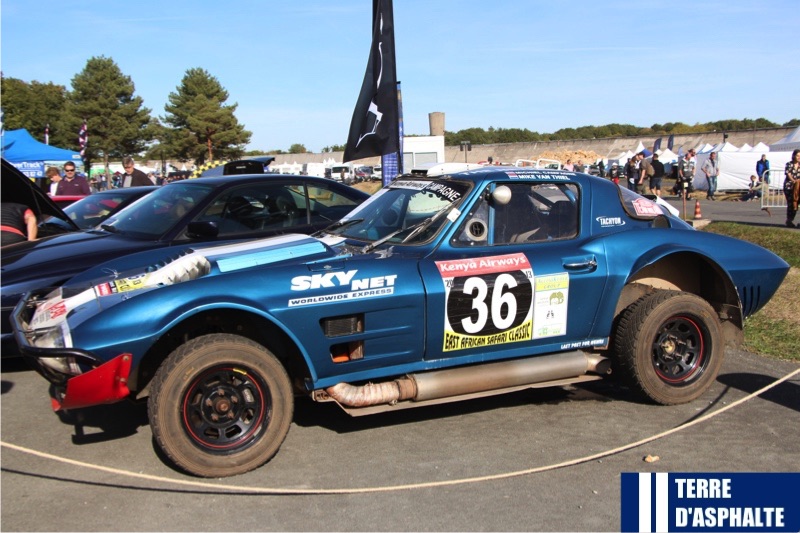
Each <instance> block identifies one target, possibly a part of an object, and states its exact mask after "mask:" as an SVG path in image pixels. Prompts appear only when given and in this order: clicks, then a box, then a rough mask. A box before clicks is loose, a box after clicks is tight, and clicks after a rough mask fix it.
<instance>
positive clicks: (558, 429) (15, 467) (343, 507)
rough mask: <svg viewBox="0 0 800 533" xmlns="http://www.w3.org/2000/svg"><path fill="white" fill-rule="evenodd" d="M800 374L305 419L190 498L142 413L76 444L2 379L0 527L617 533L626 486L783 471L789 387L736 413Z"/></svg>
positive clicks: (311, 413) (96, 413) (790, 427)
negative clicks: (239, 470)
mask: <svg viewBox="0 0 800 533" xmlns="http://www.w3.org/2000/svg"><path fill="white" fill-rule="evenodd" d="M798 369H800V366H798V365H797V364H796V363H790V362H787V361H780V360H776V359H768V358H763V357H760V356H757V355H752V354H748V353H744V352H738V351H728V353H727V354H726V361H725V363H724V365H723V370H722V372H721V373H720V376H719V379H718V380H717V382H716V383H715V384H714V386H713V387H712V388H711V389H710V390H709V391H708V392H707V393H706V394H705V395H704V396H703V397H701V398H700V399H698V400H697V401H695V402H692V403H689V404H685V405H679V406H672V407H664V406H656V405H650V404H646V403H642V402H639V401H638V400H636V399H635V398H633V397H631V396H630V394H629V393H628V392H627V391H626V390H625V389H624V388H621V387H619V386H618V385H617V384H616V383H615V382H614V381H613V380H609V381H602V382H592V383H588V384H583V385H581V386H579V387H565V388H551V389H532V390H527V391H520V392H516V393H513V394H508V395H504V396H498V397H494V398H487V399H480V400H472V401H468V402H461V403H455V404H449V405H441V406H434V407H427V408H422V409H414V410H407V411H400V412H395V413H388V414H381V415H374V416H368V417H360V418H351V417H349V416H348V415H346V414H344V413H343V412H341V411H340V410H339V409H338V408H337V407H335V406H333V405H330V404H314V403H312V402H308V401H301V402H299V403H298V405H297V408H296V413H295V419H294V423H293V424H292V428H291V430H290V432H289V436H288V438H287V439H286V441H285V442H284V444H283V446H282V448H281V450H280V451H279V453H278V455H277V456H276V457H275V458H274V459H273V460H272V461H270V462H269V463H268V464H266V465H265V466H263V467H261V468H259V469H257V470H255V471H253V472H250V473H247V474H244V475H241V476H236V477H233V478H226V479H219V480H202V479H198V478H193V477H190V476H186V475H184V474H182V473H179V472H177V471H175V470H174V469H172V468H171V467H170V466H169V465H168V464H167V463H166V462H165V461H164V460H163V459H162V458H161V457H160V456H159V454H158V453H157V452H156V450H155V445H154V443H153V440H152V435H151V433H150V429H149V426H147V421H146V410H145V407H144V405H133V404H127V403H123V404H115V405H111V406H103V407H96V408H91V409H87V410H85V413H84V414H85V416H84V417H83V420H82V422H81V425H80V426H74V425H72V422H74V420H71V419H69V418H67V417H63V416H62V417H59V416H57V415H56V414H54V413H53V412H52V411H51V410H50V402H49V396H48V386H47V384H46V382H45V381H44V380H43V379H42V378H40V377H39V376H38V375H36V374H35V373H33V372H31V371H25V370H19V371H14V370H13V369H12V368H11V367H9V365H8V364H7V362H4V364H3V372H2V397H1V398H2V406H1V407H0V408H1V409H2V419H1V425H2V428H1V429H2V443H3V446H2V450H1V451H2V477H1V479H0V483H1V486H0V488H1V489H2V492H1V493H0V494H1V497H2V500H1V502H0V503H2V514H1V515H0V520H1V523H0V527H2V530H3V531H311V530H314V531H617V530H619V528H620V473H622V472H792V471H797V470H798V468H800V377H799V376H800V374H795V375H794V376H793V377H792V378H790V379H788V380H786V381H784V382H782V383H780V384H778V385H777V386H774V387H773V388H771V389H769V390H768V391H766V392H764V393H763V394H761V395H758V396H752V397H750V398H749V399H746V398H748V396H749V395H751V393H753V392H755V391H757V390H758V389H760V388H762V387H765V386H769V385H770V384H771V383H774V381H775V380H776V379H779V378H781V377H785V376H786V375H788V374H790V373H791V372H796V371H798ZM744 399H746V400H745V401H742V403H738V404H737V403H736V402H737V401H740V400H744ZM719 409H726V410H725V411H723V412H721V414H717V415H713V413H714V412H715V411H717V410H719ZM708 415H711V416H709V418H705V419H704V418H702V417H704V416H708ZM686 424H690V425H688V426H686V427H682V426H684V425H686ZM670 431H672V432H671V433H669V434H667V435H665V436H662V437H660V438H656V439H655V440H652V441H650V442H645V443H644V444H641V445H639V446H635V447H632V448H627V449H626V447H627V446H629V445H631V444H632V443H636V442H640V441H642V440H643V439H650V438H653V437H654V436H655V437H658V436H659V435H660V434H663V433H664V432H670ZM614 450H617V451H616V452H614ZM34 453H39V454H49V455H34ZM647 456H650V457H651V458H657V459H656V460H655V461H654V462H646V461H645V460H644V458H645V457H647ZM65 460H69V461H72V462H70V463H67V462H64V461H65ZM572 463H574V464H572ZM554 465H555V466H554ZM558 465H561V466H558ZM97 466H99V467H103V468H106V470H98V469H96V468H95V467H97ZM137 476H151V477H147V478H143V477H137ZM179 483H183V484H179ZM337 491H344V493H341V494H340V493H327V492H337ZM260 492H266V493H260Z"/></svg>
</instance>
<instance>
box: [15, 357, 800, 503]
mask: <svg viewBox="0 0 800 533" xmlns="http://www.w3.org/2000/svg"><path fill="white" fill-rule="evenodd" d="M798 374H800V368H797V369H796V370H794V371H793V372H790V373H789V374H787V375H785V376H783V377H782V378H780V379H778V380H776V381H774V382H772V383H770V384H769V385H766V386H764V387H762V388H761V389H759V390H757V391H755V392H753V393H751V394H749V395H747V396H745V397H743V398H740V399H739V400H736V401H734V402H732V403H730V404H728V405H726V406H724V407H721V408H719V409H717V410H715V411H712V412H711V413H708V414H705V415H703V416H700V417H698V418H695V419H694V420H691V421H689V422H686V423H684V424H681V425H680V426H677V427H674V428H672V429H669V430H666V431H663V432H661V433H657V434H655V435H652V436H650V437H646V438H644V439H641V440H638V441H635V442H631V443H629V444H625V445H623V446H619V447H617V448H613V449H610V450H606V451H603V452H599V453H596V454H592V455H587V456H585V457H580V458H577V459H571V460H568V461H563V462H560V463H555V464H551V465H546V466H539V467H535V468H527V469H524V470H517V471H513V472H504V473H500V474H490V475H486V476H478V477H469V478H460V479H452V480H444V481H428V482H422V483H411V484H403V485H389V486H383V487H362V488H339V489H292V488H270V487H247V486H242V485H225V484H222V483H209V482H205V481H195V480H187V479H172V478H167V477H163V476H154V475H150V474H142V473H137V472H131V471H129V470H122V469H119V468H111V467H107V466H100V465H94V464H91V463H86V462H82V461H76V460H73V459H67V458H66V457H60V456H57V455H52V454H49V453H45V452H40V451H37V450H32V449H29V448H25V447H23V446H17V445H15V444H11V443H8V442H5V441H0V446H2V447H3V448H7V449H9V450H14V451H18V452H21V453H26V454H29V455H33V456H36V457H40V458H42V459H48V460H51V461H56V462H60V463H64V464H68V465H73V466H78V467H81V468H87V469H91V470H97V471H100V472H106V473H109V474H115V475H120V476H126V477H130V478H135V479H141V480H146V481H155V482H159V483H168V484H173V485H180V486H183V487H191V488H194V489H214V490H218V491H223V492H234V493H250V494H272V495H328V494H368V493H378V492H395V491H401V490H413V489H428V488H438V487H447V486H453V485H464V484H468V483H482V482H486V481H496V480H501V479H509V478H513V477H520V476H526V475H531V474H538V473H542V472H547V471H551V470H557V469H560V468H565V467H568V466H575V465H578V464H581V463H587V462H589V461H594V460H597V459H601V458H603V457H608V456H611V455H616V454H618V453H621V452H624V451H627V450H630V449H633V448H637V447H639V446H642V445H643V444H647V443H649V442H653V441H655V440H658V439H662V438H664V437H667V436H669V435H673V434H675V433H678V432H679V431H683V430H685V429H688V428H690V427H692V426H695V425H697V424H699V423H701V422H705V421H707V420H710V419H712V418H714V417H716V416H718V415H721V414H722V413H724V412H726V411H729V410H730V409H733V408H734V407H738V406H739V405H742V404H743V403H745V402H748V401H750V400H752V399H753V398H756V397H758V396H760V395H762V394H764V393H765V392H767V391H768V390H770V389H772V388H774V387H776V386H778V385H780V384H781V383H783V382H785V381H788V380H789V379H791V378H793V377H794V376H796V375H798Z"/></svg>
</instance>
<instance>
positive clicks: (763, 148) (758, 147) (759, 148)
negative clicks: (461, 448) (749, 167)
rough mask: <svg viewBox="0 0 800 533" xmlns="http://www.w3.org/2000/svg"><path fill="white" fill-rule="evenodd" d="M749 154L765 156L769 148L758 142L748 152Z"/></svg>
mask: <svg viewBox="0 0 800 533" xmlns="http://www.w3.org/2000/svg"><path fill="white" fill-rule="evenodd" d="M750 151H751V152H758V153H759V154H765V153H767V152H769V146H767V145H766V144H764V143H762V142H759V143H758V144H757V145H755V146H753V149H752V150H750Z"/></svg>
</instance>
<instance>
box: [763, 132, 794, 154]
mask: <svg viewBox="0 0 800 533" xmlns="http://www.w3.org/2000/svg"><path fill="white" fill-rule="evenodd" d="M798 148H800V126H798V127H797V128H796V129H795V130H794V131H793V132H791V133H790V134H789V135H787V136H786V137H784V138H783V139H781V140H780V141H778V142H776V143H773V144H770V145H769V150H770V151H771V152H778V151H781V152H791V151H792V150H796V149H798Z"/></svg>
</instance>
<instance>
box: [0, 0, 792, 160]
mask: <svg viewBox="0 0 800 533" xmlns="http://www.w3.org/2000/svg"><path fill="white" fill-rule="evenodd" d="M371 11H372V2H371V1H370V0H308V1H303V0H291V1H282V2H277V1H270V2H266V1H263V0H248V1H244V0H228V1H226V2H220V1H214V2H211V1H207V0H191V1H189V0H160V1H152V0H141V1H128V2H122V1H119V0H70V1H69V2H64V1H54V0H38V1H35V2H30V1H28V0H2V2H1V3H0V19H1V24H2V28H1V29H2V33H1V34H0V68H2V71H3V74H4V75H5V76H9V77H14V78H19V79H22V80H25V81H28V82H30V81H33V80H36V81H40V82H54V83H58V84H62V85H65V86H66V87H67V88H70V82H71V79H72V77H73V76H75V75H76V74H77V73H79V72H80V71H81V70H83V68H84V67H85V65H86V61H87V60H88V59H89V58H90V57H93V56H105V57H110V58H112V59H113V60H114V61H115V62H116V64H117V65H118V66H119V67H120V69H121V70H122V72H123V73H124V74H126V75H128V76H130V77H131V79H132V80H133V81H134V83H135V86H136V93H135V94H136V95H138V96H141V97H142V98H143V99H144V105H145V106H146V107H148V108H150V109H151V110H152V112H153V114H154V115H156V116H163V115H164V104H165V103H166V101H167V98H168V95H169V94H170V93H171V92H174V91H175V90H176V88H177V87H178V85H179V84H180V81H181V79H182V78H183V75H184V74H185V72H186V70H187V69H190V68H197V67H199V68H204V69H205V70H207V71H208V72H209V73H210V74H211V75H213V76H215V77H216V78H217V79H218V80H219V81H220V83H221V84H222V86H223V87H224V88H225V89H226V90H227V91H228V92H229V93H230V99H229V101H228V103H238V109H237V112H236V116H237V118H238V119H239V121H240V122H241V123H242V124H244V126H245V128H246V129H248V130H250V131H251V132H252V133H253V136H252V140H251V143H250V146H249V148H251V149H262V150H272V149H283V150H286V149H288V148H289V147H290V146H291V145H292V144H294V143H301V144H304V145H305V146H306V148H308V149H309V150H311V151H320V150H321V149H322V148H323V147H325V146H330V145H333V144H344V142H345V141H346V139H347V131H348V128H349V124H350V118H351V115H352V112H353V107H354V105H355V101H356V97H357V96H358V92H359V89H360V87H361V81H362V78H363V75H364V69H365V67H366V62H367V57H368V53H369V44H370V43H369V41H370V18H371ZM394 16H395V40H396V47H397V76H398V79H399V80H400V81H401V82H402V88H403V113H404V118H405V129H406V132H407V133H411V134H427V133H428V113H431V112H434V111H440V112H444V113H445V127H446V129H447V130H448V131H458V130H460V129H464V128H469V127H481V128H489V127H495V128H528V129H530V130H532V131H538V132H542V133H545V132H553V131H556V130H558V129H560V128H567V127H579V126H585V125H602V124H608V123H612V122H616V123H624V124H634V125H637V126H650V125H652V124H654V123H665V122H685V123H687V124H695V123H697V122H708V121H714V120H722V119H729V118H731V119H744V118H759V117H764V118H766V119H769V120H772V121H774V122H777V123H783V122H786V121H788V120H790V119H792V118H798V117H800V97H798V94H800V34H798V27H800V4H798V2H797V0H761V1H760V2H752V1H747V0H726V1H714V0H694V1H684V0H674V1H669V2H643V1H641V0H630V1H629V0H609V1H602V0H597V1H592V0H569V1H561V0H550V1H541V0H493V1H486V0H459V1H455V0H394Z"/></svg>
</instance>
